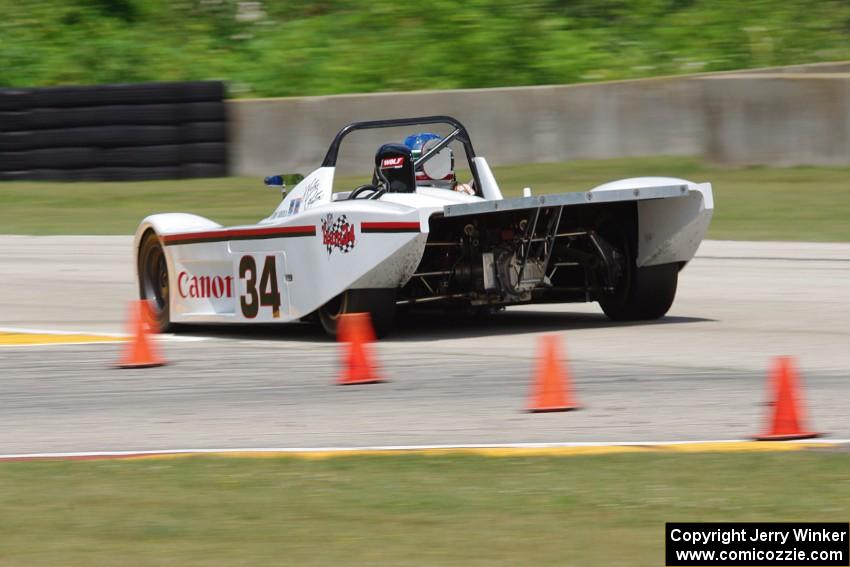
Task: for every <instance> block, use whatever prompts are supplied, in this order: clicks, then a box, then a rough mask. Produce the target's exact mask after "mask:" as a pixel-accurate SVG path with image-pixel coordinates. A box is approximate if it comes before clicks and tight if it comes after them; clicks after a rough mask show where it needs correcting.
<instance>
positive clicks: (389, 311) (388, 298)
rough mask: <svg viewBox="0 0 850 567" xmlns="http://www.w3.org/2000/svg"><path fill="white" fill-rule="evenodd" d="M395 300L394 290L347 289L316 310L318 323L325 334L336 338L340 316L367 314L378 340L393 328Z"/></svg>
mask: <svg viewBox="0 0 850 567" xmlns="http://www.w3.org/2000/svg"><path fill="white" fill-rule="evenodd" d="M395 300H396V290H395V289H349V290H346V291H344V292H342V293H341V294H339V295H338V296H336V297H335V298H333V299H331V300H330V301H328V302H327V303H326V304H324V305H323V306H321V307H320V308H319V309H318V315H319V322H320V323H321V325H322V328H323V329H324V330H325V333H327V334H328V335H330V336H332V337H336V333H337V325H338V323H339V318H340V316H342V315H344V314H346V313H368V314H369V317H370V318H371V319H372V327H373V328H374V330H375V336H376V337H377V338H379V339H380V338H382V337H385V336H386V335H387V334H389V332H390V331H391V330H392V328H393V324H394V322H395V312H396V305H395Z"/></svg>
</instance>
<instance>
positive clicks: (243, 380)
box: [0, 236, 850, 453]
mask: <svg viewBox="0 0 850 567" xmlns="http://www.w3.org/2000/svg"><path fill="white" fill-rule="evenodd" d="M131 258H132V256H131V239H130V238H128V237H22V236H0V327H15V328H25V329H56V330H66V331H81V332H121V331H123V330H124V318H125V312H126V302H127V301H128V300H129V299H132V298H134V295H135V288H134V284H133V270H132V265H131V264H132V260H131ZM547 333H556V334H557V335H558V336H559V337H560V338H561V341H562V345H563V346H564V349H565V352H566V354H567V359H568V364H569V369H570V372H571V375H572V378H573V383H574V386H575V389H576V394H577V396H578V398H579V401H580V402H581V403H582V404H583V406H584V407H583V409H581V410H580V411H576V412H568V413H552V414H528V413H525V412H524V411H523V408H524V407H525V404H526V401H527V396H528V392H529V380H530V377H531V375H532V371H533V368H534V361H535V357H536V354H537V346H538V339H539V337H540V336H541V335H543V334H547ZM192 336H195V337H200V338H202V339H203V340H198V341H190V340H174V339H169V338H168V337H165V338H163V341H162V342H161V344H160V346H161V348H162V350H163V352H164V354H165V356H166V357H167V359H168V360H169V362H170V364H169V365H168V366H165V367H161V368H153V369H144V370H118V369H115V368H113V364H114V363H115V362H116V360H117V358H118V355H119V351H120V348H121V345H117V344H95V345H71V346H59V345H51V346H27V347H20V346H0V431H2V435H0V453H34V452H52V451H109V450H158V449H191V448H235V447H354V446H380V445H419V444H425V445H442V444H489V443H523V442H541V443H542V442H610V441H623V442H628V441H666V440H708V439H741V438H746V437H747V436H749V435H752V434H755V433H758V432H759V431H760V430H761V429H762V428H763V422H764V415H765V413H766V411H767V408H766V407H765V405H764V401H765V399H766V375H767V372H768V369H769V366H770V360H771V357H773V356H775V355H780V354H786V355H792V356H795V357H796V360H797V364H798V367H799V369H800V371H801V374H802V376H803V382H804V385H805V394H804V396H805V398H806V401H807V403H806V406H807V409H808V411H807V418H808V423H809V425H810V426H811V428H812V429H816V430H819V431H824V432H828V433H829V434H830V437H835V438H848V437H850V417H848V416H847V408H846V406H847V400H848V399H850V244H807V243H749V242H705V243H704V244H703V246H702V247H701V249H700V252H699V254H698V256H697V258H696V259H695V260H694V261H693V262H692V263H691V264H690V265H689V266H688V267H687V268H686V269H685V271H683V272H682V274H681V277H680V281H679V293H678V296H677V300H676V303H675V304H674V306H673V308H672V310H671V312H670V314H669V315H668V317H666V318H664V319H663V320H661V321H659V322H656V323H651V324H613V323H610V322H608V321H607V320H606V319H605V317H604V316H603V315H602V314H601V312H600V311H599V309H598V307H597V306H596V305H595V304H587V305H557V306H539V307H537V306H533V307H525V308H514V309H509V310H508V311H506V312H504V313H502V314H499V315H497V316H495V317H494V318H491V319H488V320H478V321H457V320H447V319H445V318H442V317H439V316H436V315H433V314H432V315H424V316H420V317H418V318H416V319H415V320H409V321H404V322H403V324H402V325H401V328H400V329H399V330H398V332H397V333H396V334H395V335H393V337H392V338H391V339H389V340H386V341H382V342H381V343H380V344H378V345H376V348H375V350H376V353H377V357H378V359H379V361H380V364H381V366H382V372H383V374H384V376H385V377H386V378H388V379H389V381H388V382H387V383H384V384H374V385H367V386H345V387H341V386H336V385H335V384H334V380H335V378H336V375H337V372H338V366H337V358H338V350H337V345H335V344H334V343H332V342H329V341H328V340H327V339H326V338H325V337H324V336H323V335H322V333H321V332H320V331H319V329H317V328H315V327H312V326H310V325H304V324H299V325H290V326H281V327H272V328H269V327H264V328H240V329H235V330H221V329H219V330H208V331H198V332H194V333H192Z"/></svg>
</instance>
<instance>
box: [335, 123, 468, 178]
mask: <svg viewBox="0 0 850 567" xmlns="http://www.w3.org/2000/svg"><path fill="white" fill-rule="evenodd" d="M424 124H448V125H449V126H452V127H453V128H454V131H453V132H452V133H451V134H449V135H448V136H447V137H446V138H444V139H443V140H442V141H441V143H440V144H439V145H438V146H437V147H435V148H432V149H431V150H430V151H429V152H428V153H426V154H425V155H423V156H422V157H420V158H419V159H418V160H417V161H416V165H418V164H419V163H421V162H423V161H425V160H427V159H428V158H430V157H431V156H432V155H434V154H435V153H436V152H438V151H439V150H441V149H442V148H444V147H445V146H446V145H448V144H449V143H450V142H452V141H454V140H457V141H458V142H460V143H461V144H463V149H464V150H465V151H466V160H467V162H468V163H469V170H470V171H471V172H472V178H473V179H474V180H475V186H476V187H481V183H480V181H479V179H478V170H477V168H476V167H475V163H474V162H473V161H472V158H474V157H475V150H474V149H473V147H472V141H471V140H470V139H469V133H468V132H467V131H466V126H464V125H463V124H461V123H460V121H459V120H458V119H456V118H452V117H451V116H420V117H418V118H393V119H389V120H371V121H368V122H352V123H351V124H348V125H346V126H344V127H343V128H342V129H341V130H340V131H339V132H337V134H336V136H334V139H333V141H332V142H331V145H330V147H329V148H328V153H327V154H325V159H324V160H323V161H322V167H336V160H337V156H338V155H339V146H340V144H342V140H343V139H344V138H345V137H346V136H348V135H349V134H351V133H352V132H355V131H357V130H374V129H377V128H395V127H398V126H421V125H424Z"/></svg>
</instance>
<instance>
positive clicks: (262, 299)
mask: <svg viewBox="0 0 850 567" xmlns="http://www.w3.org/2000/svg"><path fill="white" fill-rule="evenodd" d="M262 262H263V266H262V269H261V270H260V271H259V272H258V271H257V260H256V259H254V257H253V256H242V259H241V260H239V279H240V280H242V281H243V282H244V284H245V293H244V294H242V295H241V296H240V297H239V306H240V307H241V308H242V315H244V316H245V317H246V318H247V319H254V318H255V317H256V316H257V315H258V314H259V312H260V307H271V308H272V317H274V318H275V319H277V318H279V317H280V290H279V288H278V285H277V263H276V262H275V257H274V256H266V257H265V258H263V259H262Z"/></svg>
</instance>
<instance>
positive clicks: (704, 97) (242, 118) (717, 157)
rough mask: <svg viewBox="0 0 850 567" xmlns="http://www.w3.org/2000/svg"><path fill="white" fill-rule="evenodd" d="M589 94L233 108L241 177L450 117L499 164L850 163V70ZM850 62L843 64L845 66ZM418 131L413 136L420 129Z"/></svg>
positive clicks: (357, 161) (301, 164) (625, 84)
mask: <svg viewBox="0 0 850 567" xmlns="http://www.w3.org/2000/svg"><path fill="white" fill-rule="evenodd" d="M830 65H831V66H832V67H825V66H819V67H820V68H819V69H816V70H815V69H810V70H809V72H805V71H801V70H800V68H799V66H798V67H797V68H795V69H767V70H757V71H756V72H751V73H730V74H706V75H693V76H686V77H673V78H661V79H647V80H635V81H618V82H608V83H591V84H581V85H562V86H542V87H519V88H503V89H475V90H455V91H422V92H408V93H385V94H363V95H343V96H333V97H304V98H282V99H261V100H236V101H231V102H230V103H229V114H230V120H231V133H232V140H231V142H232V143H231V164H232V172H233V173H234V174H236V175H264V174H269V173H277V172H302V173H306V172H308V171H310V170H312V169H314V168H315V167H317V166H318V165H319V163H320V162H321V160H322V158H323V157H324V153H325V151H326V149H327V147H328V144H329V143H330V141H331V139H332V138H333V136H334V134H335V133H336V132H337V130H339V128H341V127H342V126H343V125H345V124H347V123H349V122H354V121H358V120H375V119H380V118H397V117H404V116H424V115H429V114H449V115H452V116H455V117H456V118H458V119H459V120H460V121H461V122H463V123H464V124H465V125H466V126H467V128H468V130H469V132H470V134H471V136H472V139H473V143H474V145H475V149H476V152H477V153H478V154H479V155H484V156H486V157H487V159H488V160H489V161H490V163H491V164H493V165H508V164H521V163H539V162H558V161H569V160H574V159H609V158H619V157H636V156H658V155H688V156H702V157H705V158H707V159H709V160H712V161H715V162H719V163H730V164H744V163H747V164H770V165H790V164H806V163H811V164H848V163H850V119H848V115H850V90H848V79H850V74H845V73H844V72H835V71H843V70H844V69H850V63H848V64H830ZM842 65H843V66H842ZM408 130H409V129H408ZM409 133H411V132H409V131H395V132H393V131H386V130H383V131H368V132H360V133H355V134H353V135H352V136H351V137H350V138H348V139H347V143H343V150H342V152H341V153H340V166H341V168H342V169H344V170H347V171H368V170H370V169H371V165H370V164H371V160H372V157H373V155H374V151H375V149H376V148H377V147H378V146H379V145H380V144H382V143H385V142H388V141H400V140H401V139H402V138H403V137H404V136H405V135H406V134H409Z"/></svg>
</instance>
